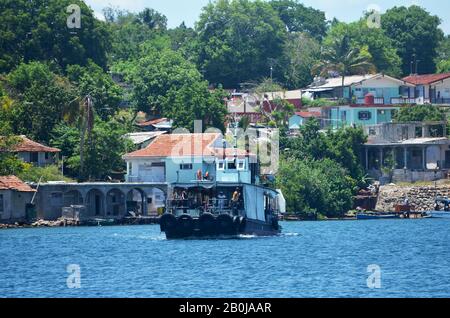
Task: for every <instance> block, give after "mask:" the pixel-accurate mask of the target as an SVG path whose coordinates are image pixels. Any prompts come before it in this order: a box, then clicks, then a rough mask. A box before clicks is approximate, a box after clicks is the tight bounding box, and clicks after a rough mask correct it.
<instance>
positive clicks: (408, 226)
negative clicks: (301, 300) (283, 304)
mask: <svg viewBox="0 0 450 318" xmlns="http://www.w3.org/2000/svg"><path fill="white" fill-rule="evenodd" d="M283 227H284V233H283V235H281V236H280V237H275V238H255V237H243V238H240V239H232V240H206V241H205V240H203V241H201V240H198V241H195V240H194V241H167V240H165V238H164V236H163V235H161V233H160V232H159V228H158V226H135V227H100V228H46V229H18V230H2V231H0V297H449V296H450V220H444V219H442V220H439V219H427V220H411V221H409V220H398V221H396V220H386V221H347V222H301V223H283ZM69 264H77V265H79V268H80V276H79V277H80V280H79V282H80V285H81V286H80V287H81V288H79V289H69V288H68V287H67V278H68V275H69V274H68V273H67V266H68V265H69ZM372 264H374V265H378V266H379V267H380V269H381V274H380V275H381V276H380V280H379V282H381V288H380V289H371V288H368V286H367V279H368V276H369V275H370V274H369V273H368V272H367V267H368V266H369V265H372ZM372 287H373V286H372Z"/></svg>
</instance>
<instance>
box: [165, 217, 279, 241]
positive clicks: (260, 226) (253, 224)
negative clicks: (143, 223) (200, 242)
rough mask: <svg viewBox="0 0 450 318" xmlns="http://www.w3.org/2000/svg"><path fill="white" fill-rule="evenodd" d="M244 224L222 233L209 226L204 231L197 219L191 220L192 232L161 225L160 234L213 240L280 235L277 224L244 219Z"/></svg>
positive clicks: (171, 236) (179, 237) (168, 236)
mask: <svg viewBox="0 0 450 318" xmlns="http://www.w3.org/2000/svg"><path fill="white" fill-rule="evenodd" d="M244 220H245V221H244V222H243V223H244V224H240V225H235V226H234V227H233V229H229V230H226V231H223V229H221V228H220V227H218V226H211V227H209V228H207V229H204V228H202V227H201V225H200V224H199V220H198V219H193V221H194V222H193V224H194V226H193V230H188V231H186V230H185V229H184V228H183V227H182V226H179V225H178V226H174V227H172V228H170V229H168V228H164V226H163V225H161V232H164V233H165V235H166V238H167V239H169V240H172V239H191V238H193V239H200V238H204V239H214V238H235V237H239V236H247V235H248V236H276V235H279V234H280V233H281V228H280V226H278V222H276V223H275V224H269V223H266V222H262V221H259V220H251V219H244Z"/></svg>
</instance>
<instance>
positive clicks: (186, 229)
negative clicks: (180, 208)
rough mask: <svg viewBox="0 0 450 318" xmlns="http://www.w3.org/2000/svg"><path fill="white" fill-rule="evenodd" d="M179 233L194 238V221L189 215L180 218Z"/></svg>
mask: <svg viewBox="0 0 450 318" xmlns="http://www.w3.org/2000/svg"><path fill="white" fill-rule="evenodd" d="M178 231H179V234H180V235H181V236H186V237H189V236H192V234H193V233H194V219H193V218H192V216H190V215H188V214H183V215H181V216H180V217H178Z"/></svg>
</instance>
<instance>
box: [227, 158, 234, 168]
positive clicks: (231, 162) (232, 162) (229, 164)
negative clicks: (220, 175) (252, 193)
mask: <svg viewBox="0 0 450 318" xmlns="http://www.w3.org/2000/svg"><path fill="white" fill-rule="evenodd" d="M227 163H228V166H227V168H228V170H236V161H235V160H234V159H233V160H231V161H227Z"/></svg>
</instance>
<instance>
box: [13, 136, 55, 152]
mask: <svg viewBox="0 0 450 318" xmlns="http://www.w3.org/2000/svg"><path fill="white" fill-rule="evenodd" d="M20 138H22V142H21V143H20V144H18V145H17V146H16V147H15V148H14V152H51V153H56V152H61V150H59V149H58V148H52V147H47V146H45V145H43V144H40V143H37V142H35V141H33V140H31V139H28V138H27V137H25V136H20Z"/></svg>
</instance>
